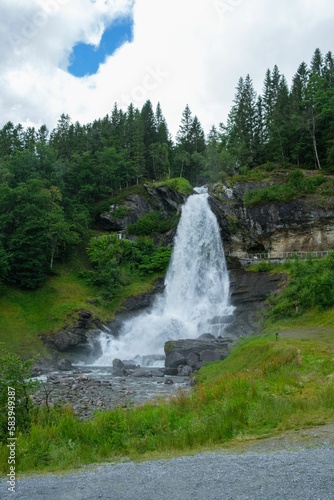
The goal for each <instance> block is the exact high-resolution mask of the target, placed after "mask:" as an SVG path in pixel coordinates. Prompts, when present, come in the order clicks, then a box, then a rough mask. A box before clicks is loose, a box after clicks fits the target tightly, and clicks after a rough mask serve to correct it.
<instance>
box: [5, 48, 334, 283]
mask: <svg viewBox="0 0 334 500" xmlns="http://www.w3.org/2000/svg"><path fill="white" fill-rule="evenodd" d="M258 166H265V167H266V168H267V169H268V170H271V171H275V169H278V168H282V167H284V168H290V167H293V168H295V167H296V166H297V167H298V168H302V169H311V170H312V169H315V170H318V171H319V170H322V171H324V172H327V173H333V168H334V59H333V54H332V53H331V52H328V53H326V54H325V55H323V54H322V53H321V51H320V50H319V49H316V50H315V52H314V54H313V56H312V58H311V61H310V63H309V64H306V63H305V62H302V63H301V64H300V65H299V67H298V68H297V70H296V73H295V75H294V77H293V79H292V82H291V84H290V85H289V84H288V82H287V80H286V78H285V76H284V75H283V74H281V73H280V71H279V68H278V67H277V66H274V67H273V69H268V70H267V72H266V74H265V76H264V83H263V89H262V91H261V92H260V93H258V92H257V91H256V90H255V89H254V86H253V82H252V79H251V76H250V75H246V76H244V77H241V78H240V79H239V81H238V82H237V86H236V93H235V98H234V101H233V103H232V106H231V110H230V113H229V115H228V118H227V122H226V123H221V124H219V125H218V126H215V125H214V126H212V128H211V130H210V131H209V133H208V134H207V135H206V134H205V133H204V130H203V128H202V125H201V123H200V119H199V118H198V117H197V116H196V115H194V114H193V113H192V111H191V109H190V107H189V106H188V105H186V106H185V108H184V111H183V113H182V116H181V121H180V126H179V131H178V133H177V135H176V137H175V139H174V138H172V136H171V134H170V132H169V129H168V124H167V122H166V119H165V118H164V115H163V111H162V109H161V106H160V104H159V103H158V105H157V106H156V108H155V109H154V107H153V105H152V103H151V101H149V100H148V101H147V102H146V103H145V104H144V105H143V107H142V108H141V109H138V108H136V107H134V105H133V104H130V105H129V106H128V108H127V110H126V111H123V110H121V109H119V108H118V106H117V104H115V105H114V108H113V109H112V111H111V113H110V114H108V115H106V116H105V117H103V118H101V119H98V120H95V121H93V122H92V123H88V124H84V125H82V124H80V123H78V122H75V123H73V122H72V121H71V118H70V116H68V115H67V114H62V115H61V116H60V118H59V120H58V123H57V126H56V127H55V128H54V129H53V130H48V129H47V127H46V126H45V125H41V127H40V128H39V129H35V128H33V127H27V128H24V127H23V126H22V125H21V124H14V123H12V122H8V123H6V124H5V125H4V126H3V127H2V129H1V130H0V283H1V286H2V287H4V286H6V285H14V286H18V287H20V288H23V289H28V290H33V289H36V288H38V287H40V286H41V285H42V284H43V283H44V282H45V280H46V279H47V277H48V276H49V275H50V274H52V272H53V268H54V265H55V262H59V261H64V260H66V259H68V258H69V256H70V255H71V253H72V252H73V250H74V249H75V248H76V247H77V246H78V245H82V244H85V245H86V246H87V245H88V242H89V236H90V230H91V228H92V227H94V221H95V219H96V216H97V214H98V213H101V212H102V211H103V210H105V209H106V208H108V206H110V205H111V204H112V203H114V200H115V197H116V196H117V195H118V194H119V193H120V191H121V190H123V189H125V188H127V187H129V186H132V185H141V184H142V183H145V182H153V181H154V182H155V181H166V180H168V179H171V178H175V177H183V178H185V179H187V180H188V181H189V183H190V184H191V185H192V186H195V185H201V184H204V183H209V182H218V181H224V180H225V179H226V178H227V177H229V176H232V175H235V174H238V173H244V172H247V171H249V170H254V169H255V168H256V167H258ZM155 217H157V218H159V214H155ZM101 245H102V243H101ZM150 245H151V243H150V241H149V240H147V239H146V240H145V238H144V240H142V241H139V242H138V243H137V247H136V248H135V249H134V248H132V249H131V252H132V253H133V252H135V253H136V252H137V253H136V258H135V260H136V259H137V261H138V262H140V264H139V265H141V266H143V267H142V270H143V269H144V268H145V265H148V264H147V263H146V264H145V261H143V258H142V256H140V255H141V254H143V252H144V253H145V252H146V253H147V252H151V256H153V257H154V258H153V260H154V259H155V260H156V261H157V262H158V264H157V266H156V267H157V269H160V267H161V266H162V265H166V262H168V257H169V254H168V252H167V251H165V250H161V249H160V251H159V252H158V253H154V252H155V250H154V249H153V248H152V247H151V246H150ZM88 248H89V249H90V253H91V256H92V257H91V259H92V262H93V263H94V258H95V259H96V255H97V253H98V248H95V247H94V245H93V244H92V243H91V244H90V246H88ZM122 251H124V252H126V251H127V252H128V253H129V252H130V250H126V249H123V250H122ZM138 255H139V257H138ZM140 259H141V260H140ZM110 272H116V271H115V270H114V271H112V270H111V271H110ZM102 274H103V273H102ZM108 279H109V278H108ZM115 281H117V280H115Z"/></svg>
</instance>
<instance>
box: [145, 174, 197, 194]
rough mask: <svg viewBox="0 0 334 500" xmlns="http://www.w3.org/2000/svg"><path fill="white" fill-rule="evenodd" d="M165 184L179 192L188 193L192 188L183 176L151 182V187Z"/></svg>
mask: <svg viewBox="0 0 334 500" xmlns="http://www.w3.org/2000/svg"><path fill="white" fill-rule="evenodd" d="M161 186H167V187H170V188H171V189H175V190H176V191H179V192H180V193H181V194H185V195H190V194H192V193H193V188H192V186H191V185H190V183H189V181H188V180H187V179H185V178H184V177H174V178H173V179H168V180H166V181H163V182H156V183H154V184H152V187H161Z"/></svg>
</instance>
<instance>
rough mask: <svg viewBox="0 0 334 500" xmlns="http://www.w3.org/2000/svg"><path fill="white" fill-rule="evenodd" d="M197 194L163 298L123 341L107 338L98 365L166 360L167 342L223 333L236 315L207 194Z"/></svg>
mask: <svg viewBox="0 0 334 500" xmlns="http://www.w3.org/2000/svg"><path fill="white" fill-rule="evenodd" d="M197 193H198V194H194V195H192V196H190V197H189V198H188V200H187V202H186V203H185V205H184V206H183V207H182V215H181V219H180V222H179V225H178V228H177V233H176V237H175V244H174V250H173V254H172V259H171V262H170V264H169V268H168V271H167V275H166V279H165V291H164V293H163V295H162V296H160V297H157V298H156V300H155V302H154V305H153V307H152V309H151V310H150V311H148V312H145V313H141V314H139V315H138V316H137V317H135V318H132V319H131V320H128V321H126V322H125V323H124V325H123V327H122V329H121V332H120V335H119V337H118V338H114V337H110V340H109V341H107V342H106V334H103V338H102V339H101V340H103V342H104V345H103V354H102V356H101V357H100V358H99V359H98V360H97V361H96V362H95V364H96V365H99V366H106V365H109V366H110V365H111V364H112V361H113V359H114V358H120V359H134V358H138V357H140V356H144V355H150V354H163V347H164V344H165V342H166V341H167V340H177V339H185V338H197V337H198V336H199V335H201V334H203V333H213V334H214V335H216V336H217V335H221V334H222V333H223V330H224V320H225V319H226V318H227V317H228V316H230V315H231V314H232V312H233V309H234V308H233V307H232V306H230V305H229V279H228V273H227V268H226V261H225V255H224V250H223V246H222V243H221V239H220V233H219V226H218V223H217V220H216V217H215V215H214V214H213V212H212V211H211V209H210V206H209V202H208V196H209V195H208V193H207V190H206V189H205V188H198V189H197Z"/></svg>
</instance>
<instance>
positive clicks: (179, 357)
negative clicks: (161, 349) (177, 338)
mask: <svg viewBox="0 0 334 500" xmlns="http://www.w3.org/2000/svg"><path fill="white" fill-rule="evenodd" d="M185 364H187V361H186V358H185V357H184V355H183V354H181V353H180V352H177V351H174V352H172V353H170V354H168V355H167V356H166V359H165V367H166V368H178V367H179V366H180V365H185Z"/></svg>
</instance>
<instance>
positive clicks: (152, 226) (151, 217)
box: [127, 211, 178, 236]
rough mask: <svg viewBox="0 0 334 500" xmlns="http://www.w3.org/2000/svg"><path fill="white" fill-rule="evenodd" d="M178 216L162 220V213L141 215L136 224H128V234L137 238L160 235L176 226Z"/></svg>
mask: <svg viewBox="0 0 334 500" xmlns="http://www.w3.org/2000/svg"><path fill="white" fill-rule="evenodd" d="M177 222H178V216H173V217H168V218H167V219H166V218H164V216H163V214H162V212H160V211H156V212H149V213H148V214H145V215H142V216H141V217H140V218H139V219H138V220H137V222H135V223H134V224H129V226H128V228H127V232H128V234H136V235H138V236H150V235H153V234H162V233H166V232H167V231H170V230H171V229H173V228H175V227H176V226H177Z"/></svg>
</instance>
